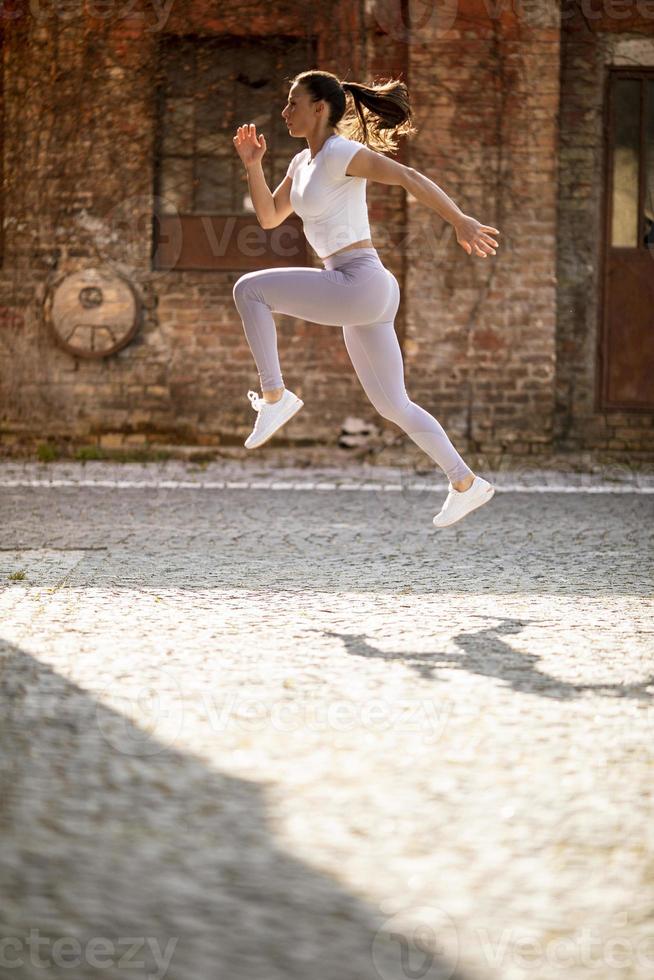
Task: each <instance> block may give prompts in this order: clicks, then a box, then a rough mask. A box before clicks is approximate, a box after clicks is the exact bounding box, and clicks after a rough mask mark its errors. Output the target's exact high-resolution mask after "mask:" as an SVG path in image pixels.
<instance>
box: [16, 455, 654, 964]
mask: <svg viewBox="0 0 654 980" xmlns="http://www.w3.org/2000/svg"><path fill="white" fill-rule="evenodd" d="M482 475H484V476H486V477H487V478H488V477H489V476H490V474H489V473H488V471H482ZM83 480H85V481H88V482H87V483H86V484H83V483H82V482H81V481H83ZM57 481H59V482H57ZM494 482H495V483H496V486H497V492H496V494H495V497H494V498H493V500H492V501H491V502H490V503H489V504H488V505H486V506H484V507H482V508H480V509H479V510H478V511H475V512H474V513H472V514H470V515H468V516H467V517H466V518H465V519H464V520H462V521H461V522H459V523H458V524H456V525H454V526H452V527H451V528H447V529H440V530H439V529H436V528H434V527H433V525H432V523H431V520H432V517H433V515H434V514H435V513H436V512H437V511H438V510H439V508H440V505H441V503H442V501H443V499H444V496H445V487H446V480H445V479H444V477H443V476H442V474H440V473H439V474H434V475H433V479H431V478H428V479H425V477H424V476H422V477H416V474H415V473H413V472H409V471H408V470H391V469H380V468H379V467H377V468H375V470H374V473H371V471H370V470H369V469H366V468H365V467H359V468H352V469H348V470H347V471H346V470H333V469H332V470H329V469H328V468H323V469H313V468H312V469H311V470H309V471H307V470H306V469H302V470H300V469H283V470H279V469H273V470H271V468H270V467H266V466H264V465H262V464H261V463H258V464H252V465H250V466H245V465H243V464H239V463H236V462H223V463H215V464H211V465H209V466H207V467H204V468H203V467H198V466H192V465H187V464H184V463H183V462H174V463H167V464H148V465H143V466H140V465H134V464H125V465H116V464H107V463H87V464H86V465H81V464H75V463H67V464H64V463H61V464H48V465H42V464H37V463H18V462H14V463H9V462H5V463H4V464H1V465H0V501H1V503H0V507H1V510H0V517H1V520H0V549H1V550H0V581H1V583H2V589H1V590H0V621H1V623H2V631H1V634H0V644H1V645H0V699H1V701H2V704H1V705H0V737H1V739H2V757H1V758H2V762H1V763H0V779H1V785H0V790H1V795H0V801H1V802H0V823H1V825H0V829H1V830H2V834H1V836H0V888H1V892H2V913H1V914H2V932H1V935H0V976H2V977H3V978H4V977H7V978H20V980H33V978H41V977H43V976H46V975H47V976H49V977H57V980H59V978H74V980H78V978H79V980H88V978H91V977H102V978H117V977H120V978H123V977H130V978H141V977H157V978H160V977H164V976H165V977H167V978H172V980H215V978H220V980H222V978H229V980H288V978H291V980H295V978H298V980H299V978H302V980H305V978H307V980H308V978H311V980H407V978H419V980H523V978H524V980H527V978H528V980H551V978H557V980H559V978H565V980H578V978H583V980H613V978H616V980H617V978H619V980H651V978H652V976H653V975H654V814H653V810H652V786H653V784H654V780H653V778H652V777H653V772H652V759H653V756H654V752H653V748H652V746H653V744H654V738H653V736H654V643H653V636H654V626H653V624H652V605H653V603H652V584H653V583H652V538H653V536H654V535H653V527H654V520H653V518H654V513H653V511H654V493H653V492H652V491H653V490H654V477H652V476H648V475H642V474H641V475H638V474H627V473H626V472H625V473H623V474H622V476H618V477H615V475H614V479H613V480H612V481H609V480H607V474H606V473H604V474H595V475H591V476H588V475H585V474H565V475H561V474H558V473H556V472H540V473H539V472H537V471H533V472H530V473H528V474H527V473H521V474H511V473H509V472H504V473H502V474H501V476H499V477H498V479H496V480H495V481H494ZM129 484H132V485H129ZM139 484H140V485H139ZM181 484H189V485H181ZM16 572H18V573H20V572H24V574H25V577H24V578H10V577H9V576H10V575H11V574H12V573H16ZM39 964H40V965H39ZM46 967H49V969H46Z"/></svg>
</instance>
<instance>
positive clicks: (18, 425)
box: [0, 0, 640, 452]
mask: <svg viewBox="0 0 654 980" xmlns="http://www.w3.org/2000/svg"><path fill="white" fill-rule="evenodd" d="M315 9H316V8H313V7H311V5H305V4H296V5H288V4H276V3H271V4H267V5H266V6H265V7H261V6H260V5H256V6H255V7H251V6H250V5H247V4H240V5H235V6H234V10H233V12H232V13H226V14H224V15H223V14H221V16H220V18H219V19H217V18H216V14H215V9H214V8H213V7H211V6H210V5H207V7H206V9H203V8H202V5H201V4H198V3H196V4H194V5H193V6H188V5H179V6H174V7H172V8H171V10H170V12H169V15H168V18H167V20H166V22H165V24H162V25H161V26H160V27H158V28H157V29H149V30H148V29H147V28H148V27H149V28H152V26H153V25H150V24H144V23H143V22H142V21H140V20H137V19H134V20H129V19H125V18H122V19H115V20H111V19H109V20H105V21H102V22H100V21H97V22H91V21H90V20H83V21H79V20H70V21H69V20H67V21H64V20H61V21H53V22H52V23H47V24H44V23H42V22H41V21H39V19H38V18H32V19H29V20H28V19H27V18H24V19H23V20H19V21H15V22H13V23H9V24H8V26H7V28H6V30H5V40H4V48H3V51H4V77H5V83H4V99H5V157H4V160H5V175H4V216H5V229H4V242H3V248H4V255H3V266H2V269H1V270H0V372H1V373H0V403H1V406H2V407H1V415H0V439H1V440H2V443H3V444H5V445H10V444H11V443H12V442H17V441H20V440H24V439H28V438H31V437H34V436H39V437H41V438H45V437H46V436H52V437H57V438H60V439H72V440H73V441H75V442H78V443H89V442H90V443H96V442H97V443H99V444H100V445H107V446H120V445H123V446H125V445H127V446H129V445H138V444H141V443H143V442H146V441H155V442H180V443H186V444H198V445H221V444H223V445H235V446H239V445H242V442H243V440H244V439H245V437H246V435H247V434H248V433H249V431H250V429H251V425H252V421H253V417H252V411H251V408H250V405H249V402H248V401H247V398H246V392H247V389H248V388H250V387H255V388H256V387H257V382H258V379H257V374H256V369H255V366H254V362H253V360H252V357H251V353H250V351H249V348H248V346H247V343H246V341H245V337H244V334H243V330H242V325H241V322H240V317H239V316H238V314H237V311H236V309H235V307H234V305H233V300H232V287H233V284H234V282H235V281H236V279H237V278H238V277H239V275H240V274H241V273H237V272H216V271H212V272H188V271H185V272H164V271H155V272H153V270H152V268H151V259H150V256H151V251H152V239H151V235H152V222H151V213H152V193H153V191H152V188H153V167H154V154H153V145H154V126H155V116H154V108H153V106H154V82H155V79H154V77H153V72H152V64H153V58H154V53H155V50H156V45H157V41H158V34H159V31H161V30H165V31H167V32H171V33H175V32H179V33H186V34H189V33H193V32H194V31H195V32H198V33H212V32H217V33H223V34H226V33H240V32H243V30H244V25H245V24H247V28H248V31H249V32H252V33H256V32H261V33H264V34H265V33H266V32H268V31H274V33H277V34H279V33H289V34H298V35H300V36H303V35H304V33H305V32H309V31H311V30H315V31H316V33H317V35H318V37H319V40H320V53H319V61H318V64H319V65H320V66H321V67H325V68H328V69H330V70H332V71H334V72H335V73H337V74H338V75H339V76H340V77H346V78H348V79H354V80H366V79H368V78H372V77H376V76H388V75H390V74H393V75H396V76H400V77H402V78H404V80H406V81H407V82H408V84H409V87H410V91H411V93H412V98H413V102H414V106H415V112H416V122H417V125H418V127H419V129H420V132H419V134H418V136H417V137H414V138H413V139H412V140H410V141H408V142H406V143H405V145H404V146H403V147H402V150H401V152H400V155H399V159H400V160H401V161H402V162H405V163H407V164H411V165H413V166H415V167H416V168H417V169H419V170H420V171H421V172H423V173H425V174H426V175H427V176H429V177H431V179H433V180H434V181H436V183H438V184H439V185H440V186H442V187H443V189H444V190H445V191H446V192H447V193H448V194H450V196H451V197H453V198H454V200H455V201H456V202H457V203H458V204H459V205H460V206H461V207H462V209H463V210H464V211H466V212H467V213H469V214H472V215H474V216H475V217H477V218H479V219H480V220H481V221H483V222H484V223H488V224H490V225H494V226H495V227H497V228H499V229H500V230H501V232H502V234H501V238H500V240H501V242H502V247H501V248H500V250H499V252H498V255H497V256H495V257H492V258H489V259H486V260H483V259H479V258H477V259H472V258H470V257H468V256H467V254H466V253H465V252H464V250H463V249H462V248H461V247H460V246H459V245H458V244H457V243H456V240H455V238H454V236H453V230H452V229H451V228H450V226H449V225H447V224H445V223H444V222H443V221H442V220H441V219H440V218H439V216H438V215H437V214H436V213H435V212H429V211H426V209H425V208H424V207H423V206H422V205H420V204H419V203H418V202H416V201H413V200H410V201H408V202H407V201H406V199H405V198H406V195H405V194H404V191H402V190H400V189H399V188H386V187H382V186H381V185H374V184H370V185H369V186H368V203H369V208H370V215H371V227H372V233H373V242H374V243H375V245H376V247H377V248H378V250H379V252H380V255H381V257H382V260H383V261H384V262H385V264H386V265H387V266H388V268H390V269H391V271H393V272H394V274H395V275H396V276H397V278H398V280H399V281H400V285H401V287H402V299H401V303H400V310H399V313H398V318H397V321H396V326H397V332H398V336H399V337H400V340H401V343H402V345H403V348H404V355H405V366H406V374H405V378H406V383H407V390H408V392H409V395H410V397H411V398H412V399H413V400H414V401H416V402H417V403H418V404H420V405H422V406H423V407H424V408H426V409H427V410H428V411H430V412H432V413H433V414H434V415H436V417H437V418H438V419H439V420H440V421H441V423H442V424H443V425H444V426H445V427H446V429H447V431H448V433H449V434H450V435H451V437H452V438H453V441H454V442H455V444H456V446H457V448H458V449H459V450H460V451H462V452H463V451H465V450H467V449H479V450H481V451H483V452H485V451H490V450H493V449H499V448H503V447H510V448H514V449H515V450H520V451H528V452H539V451H541V450H544V449H545V448H547V447H548V446H549V444H550V440H551V438H552V424H553V422H554V417H555V413H554V396H555V359H556V356H557V352H558V356H559V357H561V352H562V350H564V346H562V340H561V336H560V337H559V341H558V348H557V335H556V316H557V299H556V288H557V287H556V279H555V276H556V271H557V268H556V266H557V251H556V234H557V217H556V211H557V164H556V153H557V143H558V98H559V87H558V86H559V64H560V62H559V22H558V13H556V12H554V13H552V12H549V13H548V12H547V10H548V6H547V5H546V4H545V0H543V5H542V10H541V11H540V15H539V10H540V8H539V6H538V4H536V6H535V7H534V5H532V6H531V7H530V12H528V13H527V14H522V15H521V16H519V17H518V16H517V15H516V14H514V13H512V12H511V11H510V10H508V11H504V10H502V11H501V12H500V13H499V14H498V15H497V16H489V14H488V11H487V10H486V8H485V7H484V6H483V5H478V4H475V3H472V2H471V0H461V2H459V3H458V6H457V7H456V20H454V19H452V21H451V23H449V24H444V23H443V22H442V21H438V20H437V17H438V16H442V14H439V13H438V8H437V7H436V6H434V7H432V8H426V7H425V5H424V4H423V5H418V4H396V3H394V2H392V3H389V2H386V0H384V2H365V3H362V4H361V5H356V4H355V5H352V4H343V3H342V2H338V0H333V2H332V3H331V4H327V5H323V8H321V10H322V13H321V14H318V13H316V12H315ZM312 11H314V12H312ZM398 11H399V14H398ZM246 15H247V16H246ZM153 16H154V15H153ZM409 16H411V17H412V18H413V29H412V31H411V32H408V31H407V30H406V23H407V22H408V18H409ZM281 108H282V106H281V105H280V107H279V109H280V111H281ZM229 138H230V139H231V134H230V135H229ZM243 186H244V190H246V189H247V182H246V179H245V174H244V173H243ZM560 261H561V260H560V259H559V267H560ZM313 264H314V265H315V266H316V267H321V264H320V263H319V261H318V260H317V259H315V260H314V263H313ZM88 266H93V267H103V268H109V269H113V270H115V271H116V272H119V273H120V274H122V275H124V276H125V277H126V278H128V279H129V280H130V282H132V284H133V285H134V288H135V290H136V291H137V293H138V295H139V298H140V301H141V304H142V324H141V327H140V329H139V331H138V332H137V334H136V336H135V338H134V339H133V340H132V341H131V342H130V343H129V345H128V346H126V347H125V348H123V349H122V350H120V351H119V352H118V353H117V354H114V355H112V356H111V357H110V358H107V359H103V360H97V361H91V360H85V359H81V358H76V357H72V356H71V355H70V354H69V353H67V352H66V351H64V350H62V349H61V348H60V347H58V346H57V344H56V343H55V342H54V340H53V338H52V336H51V333H50V330H49V327H48V324H47V323H46V322H45V320H44V317H43V312H42V310H43V302H44V299H45V297H46V295H47V291H48V288H49V286H50V284H51V282H52V281H53V279H54V278H56V277H60V276H61V275H62V274H65V273H66V272H69V271H70V272H72V271H76V270H78V269H80V268H84V267H88ZM564 288H571V287H570V285H569V284H567V283H566V284H565V286H564ZM562 305H564V301H560V302H559V304H558V315H559V318H561V307H562ZM589 316H590V314H589ZM276 322H277V326H278V343H279V350H280V357H281V361H282V369H283V372H284V378H285V381H286V383H287V384H288V385H289V387H292V389H293V390H294V391H296V392H297V393H298V394H299V395H300V396H301V397H303V398H304V399H305V401H306V403H307V407H306V408H305V411H304V412H302V413H301V414H300V415H299V416H298V417H297V419H296V420H295V421H294V423H293V426H292V428H289V430H288V438H289V440H290V441H299V440H303V439H313V438H316V439H318V440H320V441H324V442H327V443H332V444H333V443H335V442H336V440H337V438H338V434H339V431H340V428H341V424H342V422H343V420H344V419H345V417H346V416H347V415H350V414H355V415H358V416H361V417H363V418H365V419H367V420H370V421H375V422H376V423H377V424H378V425H379V426H380V427H381V428H383V429H386V430H388V431H390V432H391V433H393V434H394V435H400V434H401V432H400V430H399V429H398V428H397V427H396V426H394V425H393V424H392V423H390V422H388V421H386V420H383V419H381V418H380V417H379V416H378V415H377V413H376V412H375V410H374V409H373V408H372V406H371V405H370V403H369V402H368V400H367V398H366V396H365V394H364V393H363V391H362V389H361V388H360V385H359V382H358V379H357V378H356V375H355V374H354V371H353V368H352V366H351V364H350V362H349V358H348V356H347V352H346V350H345V347H344V344H343V341H342V336H341V333H340V331H339V330H338V328H329V327H323V326H319V325H316V324H312V323H305V322H302V321H298V320H295V319H294V318H291V317H286V316H279V315H278V316H277V317H276ZM566 356H567V353H566ZM582 359H583V358H582ZM566 364H567V366H566V367H565V368H563V373H562V371H561V370H559V374H558V379H557V385H558V388H557V398H558V400H559V402H560V400H561V391H563V390H566V383H565V377H566V375H565V371H568V375H569V374H570V373H574V372H575V371H577V367H576V366H572V365H571V363H570V358H569V357H568V361H567V362H566ZM589 383H590V382H589ZM580 404H581V403H579V402H576V403H574V406H573V408H572V414H573V415H574V414H575V413H577V414H578V412H579V405H580ZM584 425H585V423H583V422H582V423H581V428H579V429H578V431H579V433H580V435H579V438H581V439H582V440H583V439H584V438H586V433H587V432H590V436H589V438H594V436H593V435H592V432H591V430H586V429H585V428H584ZM628 425H629V426H630V427H631V428H632V429H633V430H634V431H636V428H638V431H639V432H640V428H639V427H636V426H631V422H629V423H628ZM570 432H571V429H570V427H568V430H567V433H566V436H565V438H566V439H568V440H569V439H570V438H571V436H570ZM278 442H279V444H283V442H284V439H283V438H282V437H281V436H280V437H279V439H278Z"/></svg>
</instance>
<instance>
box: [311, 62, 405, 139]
mask: <svg viewBox="0 0 654 980" xmlns="http://www.w3.org/2000/svg"><path fill="white" fill-rule="evenodd" d="M293 82H294V83H295V84H297V85H302V87H303V88H306V89H307V91H308V92H309V95H310V96H311V101H312V102H318V101H320V99H324V100H325V102H327V104H328V105H329V118H328V120H327V125H328V126H334V127H336V126H338V124H339V123H340V122H341V120H342V121H343V125H342V127H341V128H340V129H339V130H338V131H339V133H340V135H341V136H345V137H346V138H347V139H353V140H357V141H358V142H359V143H365V145H366V146H369V147H370V149H371V150H381V151H389V150H390V151H391V152H395V151H396V150H397V149H398V143H397V137H398V136H413V135H414V134H415V133H417V132H418V130H417V129H416V128H415V126H414V125H413V115H412V110H411V104H410V101H409V91H408V89H407V87H406V85H405V84H404V82H401V81H399V79H394V78H391V79H379V80H378V81H376V82H373V84H371V85H363V84H361V83H360V82H340V81H339V80H338V78H337V77H336V75H333V74H332V73H331V72H330V71H319V70H318V69H312V70H310V71H303V72H300V74H299V75H296V76H295V78H294V79H293ZM346 93H347V94H349V95H350V96H351V104H350V105H349V106H348V104H347V102H348V100H347V99H346Z"/></svg>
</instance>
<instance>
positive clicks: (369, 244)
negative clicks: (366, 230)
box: [323, 238, 374, 259]
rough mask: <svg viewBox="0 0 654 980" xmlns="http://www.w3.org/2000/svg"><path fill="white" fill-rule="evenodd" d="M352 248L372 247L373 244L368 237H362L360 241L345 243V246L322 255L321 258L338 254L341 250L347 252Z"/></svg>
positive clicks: (329, 257) (328, 257)
mask: <svg viewBox="0 0 654 980" xmlns="http://www.w3.org/2000/svg"><path fill="white" fill-rule="evenodd" d="M353 248H374V245H373V244H372V242H371V241H370V239H369V238H364V239H363V240H362V241H360V242H355V243H354V245H346V246H345V248H340V249H339V250H338V252H332V254H331V255H325V256H323V259H331V257H332V255H340V254H341V252H349V251H350V249H353Z"/></svg>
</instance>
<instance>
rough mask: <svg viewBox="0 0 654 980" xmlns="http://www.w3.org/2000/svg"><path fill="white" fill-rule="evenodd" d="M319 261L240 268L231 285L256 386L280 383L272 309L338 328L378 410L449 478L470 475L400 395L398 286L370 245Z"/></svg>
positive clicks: (430, 420)
mask: <svg viewBox="0 0 654 980" xmlns="http://www.w3.org/2000/svg"><path fill="white" fill-rule="evenodd" d="M323 262H324V265H325V268H324V269H312V268H305V267H303V266H293V267H290V268H281V269H263V270H261V271H260V272H247V273H246V274H245V275H243V276H241V277H240V279H238V280H237V282H236V283H235V284H234V290H233V296H234V302H235V304H236V308H237V310H238V312H239V313H240V315H241V319H242V320H243V328H244V330H245V336H246V338H247V342H248V344H249V345H250V350H251V351H252V355H253V357H254V360H255V362H256V365H257V370H258V372H259V379H260V381H261V390H262V391H270V390H271V389H273V388H281V387H282V386H283V384H284V381H283V379H282V373H281V368H280V364H279V357H278V353H277V329H276V327H275V321H274V319H273V317H272V314H273V313H285V314H287V315H288V316H293V317H297V318H298V319H301V320H308V321H309V322H310V323H320V324H324V325H326V326H342V327H343V339H344V340H345V346H346V348H347V352H348V354H349V355H350V360H351V361H352V364H353V366H354V370H355V371H356V373H357V376H358V378H359V381H360V382H361V384H362V386H363V390H364V391H365V393H366V395H367V396H368V398H369V399H370V401H371V402H372V404H373V405H374V406H375V408H376V409H377V411H378V412H379V414H380V415H381V416H382V417H383V418H385V419H389V420H390V421H391V422H395V424H396V425H399V427H400V428H401V429H404V431H405V432H406V433H407V435H408V436H410V437H411V439H413V441H414V442H415V443H416V444H417V445H418V446H420V448H421V449H423V450H424V451H425V452H426V453H427V455H428V456H431V458H432V459H433V460H434V461H435V462H436V463H437V464H438V465H439V466H440V467H441V469H443V470H444V471H445V473H446V474H447V476H448V478H449V479H450V480H451V481H454V482H456V481H458V480H462V479H463V478H464V477H466V476H469V475H472V470H471V469H470V468H469V467H468V466H467V465H466V463H465V462H464V461H463V459H462V457H461V456H460V455H459V453H458V452H457V451H456V449H455V448H454V446H453V445H452V443H451V442H450V440H449V438H448V436H447V433H446V432H445V429H444V428H443V427H442V425H441V424H440V422H438V421H437V420H436V419H435V418H434V417H433V415H430V414H429V412H426V411H425V410H424V408H420V406H419V405H416V404H415V402H412V401H411V400H410V398H409V396H408V395H407V392H406V388H405V387H404V364H403V362H402V351H401V350H400V345H399V343H398V339H397V334H396V333H395V326H394V323H393V321H394V319H395V314H396V313H397V309H398V306H399V304H400V287H399V285H398V282H397V279H396V278H395V276H394V275H393V273H392V272H389V271H388V269H386V268H385V266H384V265H383V264H382V261H381V259H380V258H379V255H378V253H377V249H376V248H356V249H350V250H349V251H348V252H342V253H341V254H340V255H333V256H330V257H328V258H326V259H324V260H323Z"/></svg>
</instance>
